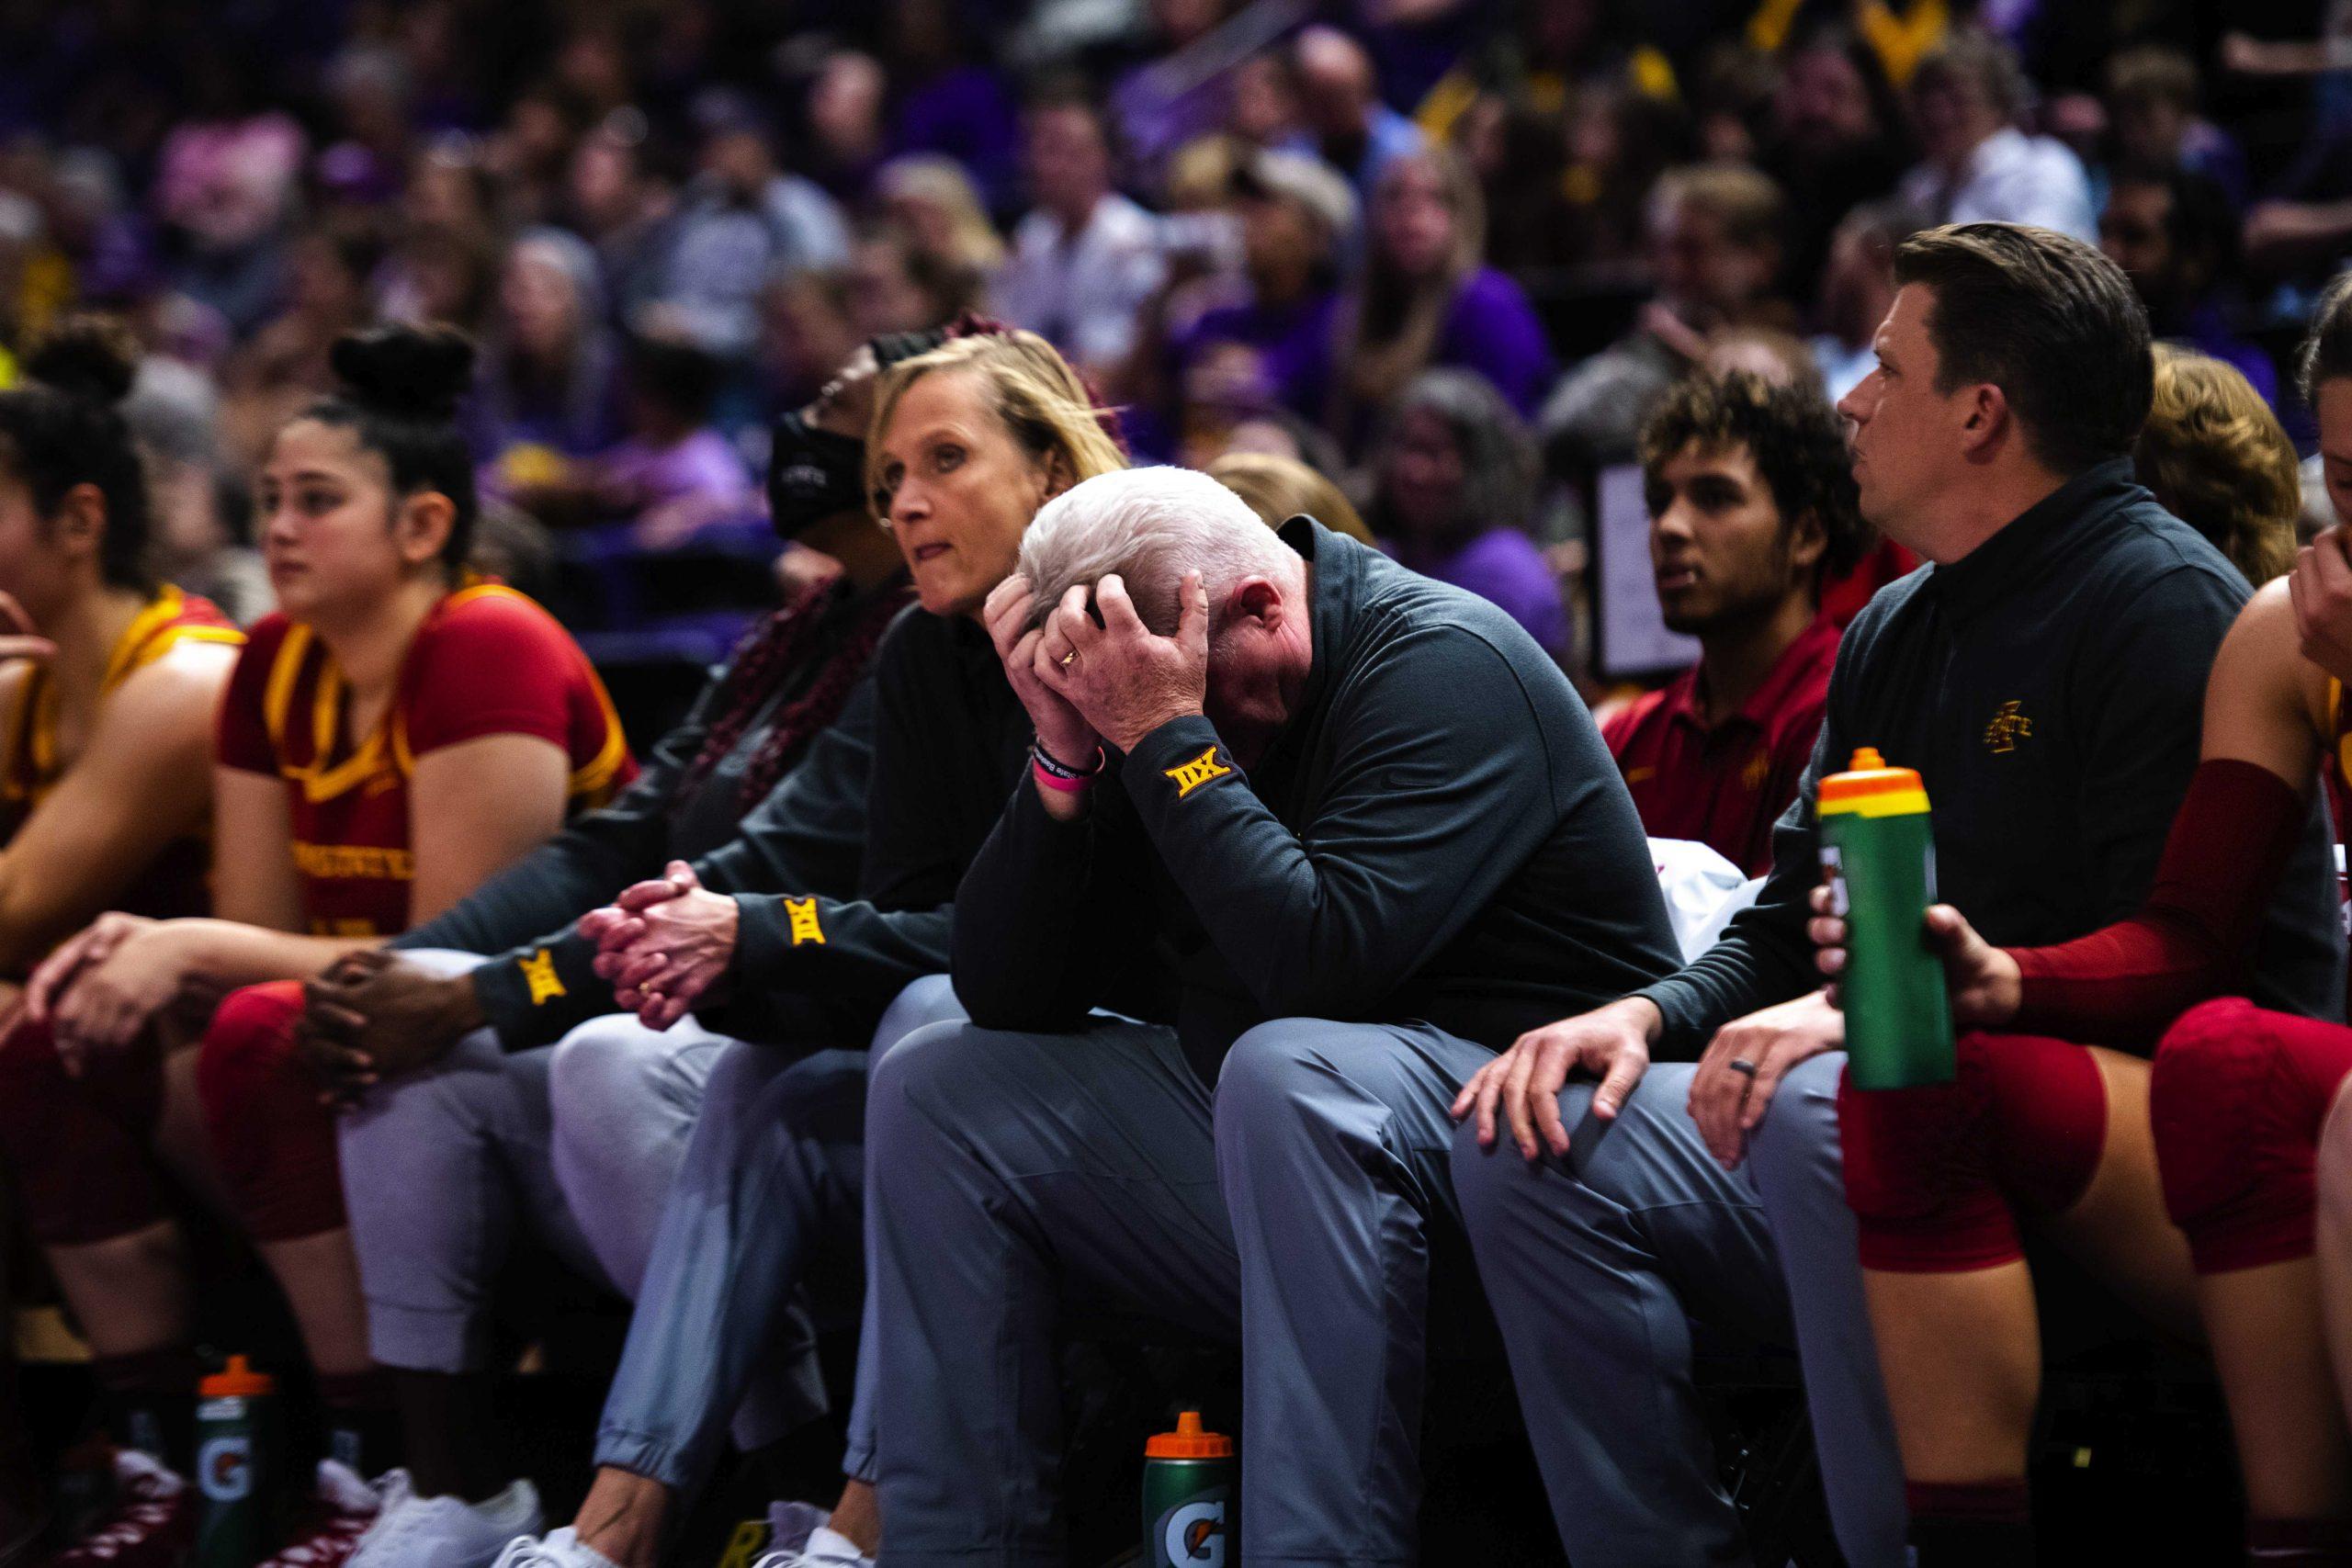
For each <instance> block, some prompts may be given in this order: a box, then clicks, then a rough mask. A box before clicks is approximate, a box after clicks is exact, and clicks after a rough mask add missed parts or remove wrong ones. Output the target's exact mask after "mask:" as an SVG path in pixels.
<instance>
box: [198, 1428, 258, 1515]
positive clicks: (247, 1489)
mask: <svg viewBox="0 0 2352 1568" xmlns="http://www.w3.org/2000/svg"><path fill="white" fill-rule="evenodd" d="M196 1478H197V1481H198V1483H199V1484H200V1485H202V1486H203V1488H204V1495H206V1496H207V1497H209V1498H211V1499H212V1501H214V1502H216V1503H234V1502H238V1501H240V1500H242V1499H243V1498H245V1497H249V1496H251V1495H253V1490H254V1450H253V1439H252V1438H247V1437H244V1436H243V1435H242V1434H240V1435H237V1436H232V1437H220V1438H210V1439H209V1440H208V1441H207V1442H206V1443H205V1445H204V1447H203V1448H202V1449H200V1450H198V1451H197V1456H196Z"/></svg>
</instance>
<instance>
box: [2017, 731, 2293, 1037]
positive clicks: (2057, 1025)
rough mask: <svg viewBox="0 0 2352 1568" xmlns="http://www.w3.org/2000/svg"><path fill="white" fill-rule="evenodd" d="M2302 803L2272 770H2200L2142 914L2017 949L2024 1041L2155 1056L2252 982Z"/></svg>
mask: <svg viewBox="0 0 2352 1568" xmlns="http://www.w3.org/2000/svg"><path fill="white" fill-rule="evenodd" d="M2304 817H2305V803H2304V798H2303V796H2302V795H2300V794H2298V793H2297V792H2296V791H2294V790H2292V789H2290V788H2289V787H2288V786H2287V784H2286V782H2285V781H2284V780H2282V779H2280V778H2279V777H2278V774H2276V773H2272V772H2271V771H2270V770H2269V769H2267V768H2264V767H2260V766H2257V765H2256V764H2255V763H2252V762H2245V761H2237V760H2235V759H2233V758H2214V759H2212V760H2211V761H2205V762H2202V763H2199V765H2198V769H2197V773H2196V776H2195V777H2194V778H2192V779H2191V780H2190V781H2189V785H2188V798H2187V799H2186V800H2184V801H2182V802H2181V807H2180V814H2179V815H2178V816H2177V817H2175V818H2173V823H2172V831H2171V833H2170V835H2169V836H2168V837H2167V838H2166V839H2165V852H2164V859H2163V860H2162V861H2161V862H2160V863H2158V865H2157V867H2156V879H2155V883H2154V886H2152V887H2150V888H2149V890H2148V897H2147V901H2146V902H2145V903H2144V904H2143V905H2142V906H2141V908H2140V911H2139V913H2137V914H2136V915H2134V916H2133V917H2132V918H2131V919H2128V920H2123V921H2120V922H2119V923H2117V924H2115V925H2112V926H2109V927H2107V928H2106V929H2104V930H2102V931H2093V932H2091V933H2090V934H2089V935H2088V936H2084V937H2078V938H2076V939H2075V941H2073V942H2060V943H2058V944H2056V945H2054V946H2050V947H2028V948H2012V949H2010V950H2009V951H2010V953H2011V955H2012V956H2013V957H2015V958H2016V959H2017V962H2018V974H2019V976H2020V978H2021V980H2022V983H2023V984H2022V988H2021V990H2020V993H2019V999H2018V1016H2017V1019H2016V1021H2015V1022H2014V1024H2013V1025H2012V1027H2013V1028H2014V1029H2015V1030H2016V1031H2017V1032H2019V1033H2026V1034H2048V1035H2053V1036H2055V1037H2057V1038H2059V1039H2062V1040H2077V1041H2082V1042H2085V1043H2096V1044H2116V1045H2125V1046H2130V1047H2131V1048H2134V1049H2136V1050H2140V1051H2143V1052H2144V1051H2148V1050H2152V1049H2153V1048H2154V1044H2155V1041H2156V1037H2157V1036H2158V1035H2159V1034H2161V1033H2162V1032H2164V1030H2165V1026H2166V1025H2168V1024H2170V1023H2171V1022H2172V1021H2173V1020H2174V1019H2176V1018H2177V1017H2179V1016H2180V1015H2181V1014H2182V1013H2183V1012H2185V1011H2187V1010H2188V1009H2189V1008H2190V1007H2192V1006H2194V1005H2195V1004H2196V1003H2198V1002H2200V1001H2203V1000H2204V999H2205V998H2209V997H2212V996H2216V995H2222V994H2225V993H2227V992H2229V991H2230V990H2231V989H2232V988H2233V987H2239V986H2242V985H2243V984H2244V979H2243V976H2244V975H2245V968H2246V964H2247V962H2248V960H2249V959H2250V958H2251V957H2252V955H2253V949H2254V943H2255V938H2256V934H2257V933H2258V932H2259V931H2260V930H2261V926H2262V915H2263V910H2264V909H2265V908H2267V906H2268V904H2269V902H2270V899H2271V897H2272V895H2273V894H2274V893H2275V892H2276V891H2277V889H2278V878H2279V876H2280V874H2282V873H2284V872H2285V870H2286V868H2287V862H2288V860H2289V858H2290V856H2291V855H2292V854H2293V853H2294V850H2295V845H2296V843H2297V841H2298V840H2300V838H2301V834H2302V829H2303V820H2304Z"/></svg>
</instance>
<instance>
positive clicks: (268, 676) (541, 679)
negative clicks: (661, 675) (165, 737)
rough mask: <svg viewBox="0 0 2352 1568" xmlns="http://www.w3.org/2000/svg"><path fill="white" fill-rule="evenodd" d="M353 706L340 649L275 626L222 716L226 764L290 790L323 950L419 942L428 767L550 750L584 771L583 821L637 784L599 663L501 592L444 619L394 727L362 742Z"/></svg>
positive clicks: (413, 651)
mask: <svg viewBox="0 0 2352 1568" xmlns="http://www.w3.org/2000/svg"><path fill="white" fill-rule="evenodd" d="M349 700H350V697H349V692H348V689H347V688H346V686H345V682H344V679H343V676H342V672H341V671H338V670H337V669H336V667H335V662H334V655H333V654H331V653H330V652H329V651H328V650H327V647H326V644H325V643H324V642H323V641H322V640H321V639H320V638H319V637H317V636H316V635H315V634H314V633H313V632H312V631H311V628H310V627H309V626H305V625H303V624H301V623H300V622H297V621H290V620H288V619H287V618H286V617H285V616H284V615H269V616H266V617H265V618H264V619H263V620H262V621H261V622H259V623H258V624H257V625H255V626H254V628H253V633H252V637H251V639H250V640H249V641H248V643H247V645H246V648H245V651H244V656H243V658H242V659H241V660H239V661H238V664H237V671H236V674H235V676H234V678H233V679H232V681H231V682H230V685H229V695H228V699H227V701H226V703H225V704H224V705H222V708H221V715H220V761H221V762H222V763H223V764H224V765H226V766H228V767H232V768H238V769H242V770H243V771H245V772H248V773H268V774H272V775H274V776H276V777H277V778H279V779H282V780H284V781H285V784H286V789H287V795H288V802H289V804H290V805H291V807H292V810H293V824H294V865H295V870H296V873H297V874H298V875H299V876H300V882H301V889H302V913H303V917H304V919H306V920H307V921H308V922H309V925H310V929H311V931H312V933H314V934H317V935H322V936H345V937H368V936H391V935H395V934H397V933H398V932H400V931H404V930H406V929H407V927H408V925H409V885H410V882H411V880H412V877H413V864H414V862H413V855H412V847H413V846H412V843H411V835H410V822H409V778H410V775H411V773H412V772H413V769H414V766H415V762H416V759H417V758H419V757H422V756H424V755H426V754H428V753H430V752H433V751H435V750H440V749H441V748H442V747H445V746H453V745H456V744H457V743H458V742H459V741H462V740H472V739H480V738H481V737H482V736H485V735H534V736H537V737H539V738H540V739H545V740H548V741H551V742H553V743H554V744H556V745H558V746H560V747H562V748H563V749H564V754H565V755H566V756H567V757H569V758H570V759H571V801H570V805H571V809H572V810H574V811H578V810H584V809H587V808H590V807H596V806H600V805H602V804H604V803H605V801H606V800H609V799H610V798H611V797H612V796H613V795H614V794H615V793H616V792H617V791H618V790H620V789H621V788H622V787H623V786H625V785H626V784H628V782H629V780H631V779H632V778H634V777H636V775H637V764H636V762H635V761H633V760H631V758H630V756H629V753H628V741H627V739H625V738H624V737H623V735H622V734H621V724H620V717H619V716H618V715H616V713H614V711H613V704H612V699H611V698H610V697H608V696H607V695H605V686H604V682H601V681H599V680H598V679H597V678H596V671H594V668H592V667H591V666H590V664H589V662H588V659H587V656H586V655H585V654H583V653H582V652H581V651H580V647H579V645H578V644H577V643H575V642H573V641H572V640H571V634H570V633H568V632H566V631H565V630H564V629H563V627H562V626H559V625H558V624H557V623H556V620H555V617H553V616H552V615H548V613H547V612H546V611H545V610H543V609H541V608H540V607H539V606H538V605H537V604H534V603H532V602H531V601H530V600H529V599H527V598H526V597H525V596H524V595H522V594H520V593H517V592H515V591H514V590H513V589H511V588H508V587H505V586H503V584H500V583H495V582H471V583H469V584H468V585H466V586H464V587H462V588H459V589H458V590H456V591H455V592H451V593H450V594H449V595H448V596H447V598H444V599H443V600H442V601H441V602H440V603H439V604H435V606H434V608H433V611H432V613H431V614H430V615H427V616H426V617H425V618H424V625H423V626H419V627H418V628H417V632H416V637H415V638H414V640H413V641H412V642H411V643H410V644H409V649H408V653H407V655H406V656H405V657H404V658H403V660H401V672H400V676H399V683H398V685H397V687H396V689H395V691H394V694H393V698H392V703H391V706H390V709H389V710H388V711H387V713H386V715H385V716H384V719H383V722H382V723H380V724H379V725H378V726H377V727H376V728H375V730H374V731H373V732H372V733H370V734H368V735H367V736H365V737H364V738H361V739H358V740H357V741H356V743H355V742H354V741H353V740H352V739H350V738H349V735H348V731H349V728H350V726H349V723H348V721H347V714H346V710H347V708H348V706H349Z"/></svg>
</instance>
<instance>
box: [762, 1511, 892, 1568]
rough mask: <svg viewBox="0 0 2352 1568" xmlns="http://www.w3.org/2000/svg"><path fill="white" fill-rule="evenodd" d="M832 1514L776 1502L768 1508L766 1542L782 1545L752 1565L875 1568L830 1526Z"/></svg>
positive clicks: (845, 1537)
mask: <svg viewBox="0 0 2352 1568" xmlns="http://www.w3.org/2000/svg"><path fill="white" fill-rule="evenodd" d="M831 1518H832V1516H831V1514H829V1513H827V1512H825V1510H824V1509H822V1508H820V1507H817V1506H814V1505H813V1504H809V1503H778V1504H776V1505H775V1506H773V1507H771V1508H769V1509H768V1542H769V1544H770V1545H772V1546H778V1547H782V1548H783V1549H784V1550H782V1551H771V1552H769V1553H768V1554H767V1555H766V1556H765V1557H763V1558H761V1559H760V1560H759V1561H758V1562H754V1563H753V1564H752V1568H874V1559H872V1558H871V1557H868V1556H866V1555H865V1553H864V1552H862V1551H858V1549H857V1546H856V1543H854V1541H852V1540H850V1539H849V1537H847V1536H845V1535H842V1534H841V1533H840V1532H839V1531H837V1530H834V1529H831V1526H830V1521H831Z"/></svg>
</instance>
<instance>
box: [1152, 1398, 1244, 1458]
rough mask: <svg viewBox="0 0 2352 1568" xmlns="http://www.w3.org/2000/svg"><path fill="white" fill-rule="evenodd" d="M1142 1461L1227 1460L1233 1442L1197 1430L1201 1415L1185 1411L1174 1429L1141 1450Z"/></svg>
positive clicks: (1177, 1420) (1220, 1436)
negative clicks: (1143, 1459)
mask: <svg viewBox="0 0 2352 1568" xmlns="http://www.w3.org/2000/svg"><path fill="white" fill-rule="evenodd" d="M1143 1457H1144V1458H1146V1459H1231V1458H1232V1457H1233V1439H1232V1438H1227V1437H1224V1436H1222V1435H1220V1434H1218V1433H1216V1432H1204V1431H1202V1430H1201V1413H1200V1412H1199V1411H1197V1410H1186V1411H1183V1412H1182V1413H1181V1414H1179V1415H1178V1416H1177V1417H1176V1429H1175V1430H1174V1431H1172V1432H1162V1433H1160V1434H1159V1436H1158V1437H1156V1438H1152V1439H1151V1440H1150V1441H1148V1442H1147V1443H1145V1444H1144V1446H1143Z"/></svg>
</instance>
